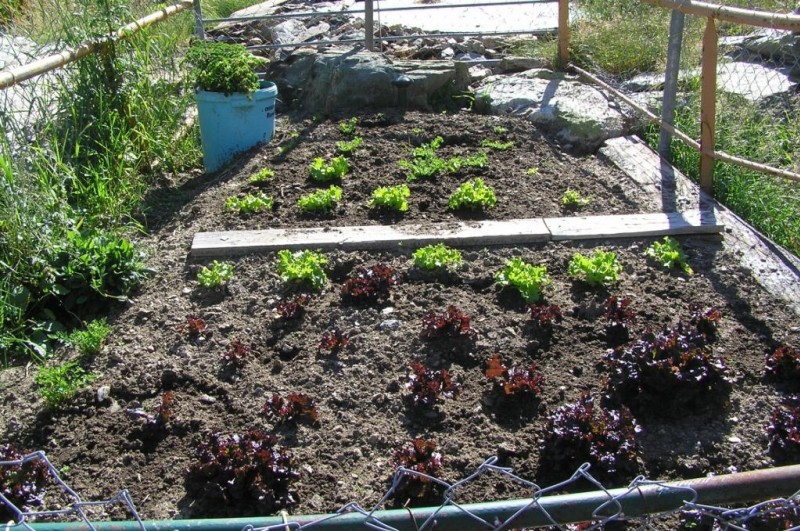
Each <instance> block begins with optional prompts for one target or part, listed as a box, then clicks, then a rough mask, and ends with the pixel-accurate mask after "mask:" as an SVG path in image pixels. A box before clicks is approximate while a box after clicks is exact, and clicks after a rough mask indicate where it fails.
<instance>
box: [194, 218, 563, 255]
mask: <svg viewBox="0 0 800 531" xmlns="http://www.w3.org/2000/svg"><path fill="white" fill-rule="evenodd" d="M549 239H550V232H549V231H548V230H547V227H546V226H545V224H544V221H543V220H542V219H541V218H531V219H515V220H510V221H479V222H475V223H463V222H458V223H448V224H440V225H394V226H385V225H362V226H354V227H336V228H312V229H267V230H255V231H228V232H199V233H197V234H196V235H195V237H194V241H193V242H192V256H194V257H202V256H225V255H233V254H243V253H250V252H256V251H270V250H277V249H300V248H303V249H305V248H308V249H334V248H336V249H346V250H355V249H391V248H394V247H397V246H398V245H402V246H404V247H409V248H415V247H421V246H423V245H428V244H431V243H439V242H443V243H446V244H448V245H498V244H523V243H534V242H543V241H548V240H549Z"/></svg>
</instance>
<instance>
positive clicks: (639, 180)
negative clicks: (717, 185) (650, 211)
mask: <svg viewBox="0 0 800 531" xmlns="http://www.w3.org/2000/svg"><path fill="white" fill-rule="evenodd" d="M600 155H602V156H604V157H605V158H607V159H608V160H610V161H611V162H612V163H613V164H614V165H616V166H617V167H618V168H620V169H621V170H622V171H624V172H625V173H626V174H627V175H628V176H629V177H630V178H631V179H633V180H634V181H636V184H638V185H639V186H640V187H641V188H642V189H643V190H644V191H645V192H647V195H648V196H649V197H650V199H651V206H652V207H653V208H655V209H657V210H658V211H659V212H681V211H684V210H689V209H699V210H711V209H714V208H716V206H717V205H716V202H715V201H714V199H713V198H712V197H711V196H710V195H708V194H707V193H705V192H703V191H702V190H700V188H698V187H697V186H696V185H694V183H692V181H691V179H689V178H688V177H686V176H685V175H684V174H683V173H681V171H680V170H678V169H677V168H675V167H674V166H673V165H672V164H670V163H669V162H667V161H665V160H664V159H662V158H661V157H659V155H658V153H656V152H655V151H653V150H652V149H651V148H650V146H648V145H647V144H646V143H645V142H644V141H643V140H641V139H640V138H638V137H632V136H628V137H619V138H613V139H609V140H607V141H606V143H605V145H604V146H603V147H602V148H601V149H600Z"/></svg>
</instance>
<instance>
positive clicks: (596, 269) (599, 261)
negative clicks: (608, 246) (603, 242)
mask: <svg viewBox="0 0 800 531" xmlns="http://www.w3.org/2000/svg"><path fill="white" fill-rule="evenodd" d="M620 271H622V266H621V265H620V263H619V262H618V261H617V254H616V253H614V252H611V251H603V250H602V249H597V250H595V251H594V253H592V255H591V256H584V255H582V254H581V253H575V254H574V255H573V256H572V260H570V262H569V267H568V269H567V272H568V273H569V276H571V277H575V278H579V279H581V280H583V281H584V282H586V283H587V284H589V285H591V286H604V285H606V284H610V283H612V282H617V281H618V280H619V273H620Z"/></svg>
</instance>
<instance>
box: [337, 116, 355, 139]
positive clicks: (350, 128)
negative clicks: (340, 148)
mask: <svg viewBox="0 0 800 531" xmlns="http://www.w3.org/2000/svg"><path fill="white" fill-rule="evenodd" d="M357 125H358V118H357V117H355V116H353V117H352V118H350V119H349V120H342V121H341V122H339V132H340V133H342V134H343V135H344V136H353V135H354V134H356V126H357Z"/></svg>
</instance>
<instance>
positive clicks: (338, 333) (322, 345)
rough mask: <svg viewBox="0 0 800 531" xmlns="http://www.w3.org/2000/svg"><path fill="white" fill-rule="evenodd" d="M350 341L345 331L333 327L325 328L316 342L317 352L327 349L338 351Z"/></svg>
mask: <svg viewBox="0 0 800 531" xmlns="http://www.w3.org/2000/svg"><path fill="white" fill-rule="evenodd" d="M349 343H350V336H349V335H348V334H347V332H344V331H342V330H340V329H339V328H336V327H334V328H333V329H331V330H326V331H325V332H324V333H323V334H322V337H321V338H320V340H319V343H318V344H317V352H320V351H322V350H327V351H329V352H338V351H340V350H341V349H343V348H344V347H346V346H347V345H348V344H349Z"/></svg>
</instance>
